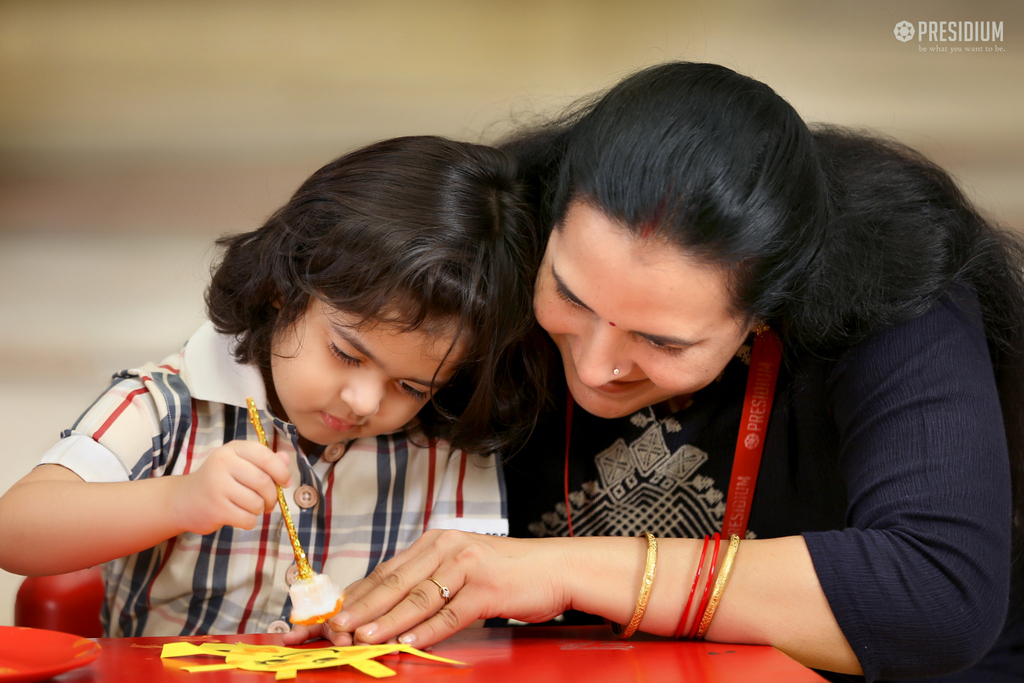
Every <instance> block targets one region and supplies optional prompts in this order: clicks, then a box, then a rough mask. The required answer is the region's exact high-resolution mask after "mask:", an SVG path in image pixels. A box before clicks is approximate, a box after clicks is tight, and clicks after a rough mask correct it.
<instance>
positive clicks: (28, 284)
mask: <svg viewBox="0 0 1024 683" xmlns="http://www.w3.org/2000/svg"><path fill="white" fill-rule="evenodd" d="M1022 8H1024V5H1021V4H1020V3H1017V2H1010V1H1006V2H985V1H981V2H972V3H967V2H962V3H958V2H907V1H893V2H873V1H870V0H869V1H865V2H858V3H852V2H835V1H832V2H800V1H788V2H787V1H776V2H768V1H765V0H757V1H745V2H712V1H711V0H701V1H686V0H672V1H655V0H636V1H633V2H629V3H626V2H609V1H605V2H600V1H587V0H544V1H542V0H521V1H520V2H518V3H516V4H515V6H513V5H512V3H497V2H480V1H472V0H441V1H437V2H423V1H422V0H420V1H418V2H417V1H408V2H405V1H387V0H381V1H376V2H363V3H356V2H344V1H341V0H336V1H331V2H326V1H324V2H302V1H298V2H212V1H209V0H205V1H198V0H196V1H193V2H183V1H182V2H169V1H166V0H165V1H162V2H161V1H153V2H147V3H137V2H126V1H102V0H79V1H77V2H58V1H48V2H11V1H8V0H0V433H3V435H4V442H5V444H6V447H5V449H4V450H5V452H4V453H3V455H2V456H0V457H2V458H3V464H2V466H0V491H2V490H6V489H7V488H8V487H9V486H10V485H11V484H12V483H13V482H14V481H16V480H17V479H19V478H20V477H21V476H23V475H24V474H25V473H26V472H28V470H29V469H30V468H31V467H32V465H33V464H34V463H35V462H36V461H37V460H38V457H39V455H40V454H41V453H42V452H43V451H44V450H45V449H46V448H47V447H48V446H49V445H51V444H52V443H53V442H54V441H55V440H56V438H57V436H58V434H59V431H60V430H61V429H63V428H66V427H69V426H70V425H71V423H72V422H73V421H74V419H75V418H76V417H77V416H78V414H79V413H80V412H81V411H82V410H83V409H84V408H85V407H86V406H87V405H88V404H89V403H90V402H91V400H92V399H93V398H94V397H95V396H96V395H97V394H98V392H99V391H101V390H102V388H103V387H104V386H105V383H106V379H107V378H108V377H109V375H110V373H112V372H113V371H115V370H118V369H121V368H124V367H131V366H132V365H135V364H137V363H140V362H142V361H145V360H156V359H158V358H162V357H163V356H164V355H166V354H167V353H169V352H171V351H174V350H176V349H177V348H178V347H179V346H180V344H181V343H182V342H183V341H184V340H185V339H187V337H188V336H189V334H190V333H191V332H192V331H193V330H194V328H196V327H197V326H198V325H199V324H200V323H201V321H202V319H203V310H202V291H203V287H204V283H205V280H206V277H207V273H208V268H209V263H210V259H211V257H212V251H211V249H210V243H211V242H212V240H213V239H214V238H216V237H217V236H218V235H221V234H224V233H227V232H234V231H240V230H249V229H253V228H255V227H257V226H258V225H259V224H260V222H261V221H262V220H263V219H264V218H265V217H266V216H267V215H268V214H269V213H270V212H271V211H272V210H273V209H274V208H276V207H277V206H278V205H280V204H281V203H283V202H284V201H285V200H286V199H287V197H288V195H289V193H290V192H291V191H292V190H293V189H294V188H295V187H296V186H297V185H298V183H299V182H300V181H301V180H302V179H303V178H304V177H305V176H306V175H308V174H309V173H311V172H312V171H313V170H315V169H316V168H317V167H319V166H320V165H322V164H323V163H325V162H327V161H329V160H330V159H332V158H334V157H335V156H338V155H339V154H340V153H342V152H344V151H346V150H347V149H350V148H352V147H354V146H356V145H360V144H363V143H366V142H369V141H373V140H376V139H379V138H384V137H390V136H395V135H406V134H415V133H435V134H442V135H447V136H450V137H455V138H462V139H469V140H477V141H479V140H483V141H487V140H492V139H494V138H496V137H498V136H499V135H500V134H501V133H502V132H503V131H506V130H508V128H509V126H510V122H512V121H528V120H530V119H531V118H532V117H535V116H539V115H543V113H544V112H551V111H555V110H557V109H558V108H559V107H561V106H563V105H565V104H567V103H569V102H571V101H573V100H574V99H575V98H577V97H579V96H581V95H585V94H587V93H591V92H593V91H595V90H599V89H602V88H605V87H607V86H609V85H611V84H612V83H614V82H615V81H617V80H618V79H620V78H621V77H622V76H624V75H626V74H628V73H630V72H631V71H633V70H635V69H637V68H640V67H643V66H647V65H650V64H654V63H657V62H660V61H664V60H667V59H689V60H699V61H710V62H717V63H721V64H725V65H727V66H730V67H732V68H734V69H737V70H739V71H741V72H743V73H746V74H749V75H751V76H754V77H755V78H759V79H761V80H763V81H765V82H767V83H768V84H770V85H771V86H773V87H774V88H775V89H776V90H777V91H779V92H780V93H781V94H782V95H783V96H784V97H786V98H788V99H789V100H790V101H791V102H792V103H793V104H794V105H795V106H796V108H797V109H798V110H799V111H800V112H801V113H802V114H803V115H804V117H805V118H806V119H808V120H822V121H829V122H834V123H841V124H848V125H856V126H868V127H871V128H874V129H877V130H879V131H881V132H883V133H885V134H887V135H891V136H894V137H896V138H899V139H900V140H903V141H904V142H907V143H909V144H911V145H913V146H915V147H918V148H919V149H921V150H922V151H924V152H926V153H927V154H929V155H930V156H931V157H933V158H934V159H935V160H936V161H938V162H939V163H940V164H942V165H944V166H945V167H946V168H948V169H949V170H951V171H952V172H953V173H954V174H955V175H956V177H957V178H958V179H959V180H960V181H961V182H962V183H963V185H964V186H965V187H966V189H967V190H968V192H969V193H970V194H971V195H972V196H973V197H974V198H975V199H976V201H977V202H979V204H980V205H981V206H982V207H983V208H984V209H985V210H986V211H987V212H988V214H989V215H990V216H992V217H993V218H995V219H996V220H998V221H1000V222H1002V223H1004V224H1007V225H1010V226H1013V227H1015V228H1017V229H1021V228H1024V192H1022V188H1024V167H1022V164H1021V160H1022V150H1024V128H1022V125H1021V121H1022V120H1024V86H1022V83H1024V40H1022V39H1021V34H1022V33H1024V9H1022ZM904 20H906V21H910V22H911V23H913V24H914V25H915V26H916V25H917V22H919V21H997V22H998V21H1001V22H1003V27H1004V39H1003V41H1002V42H997V43H989V44H988V45H989V46H992V47H998V48H1001V51H997V50H995V49H993V51H992V52H987V51H986V52H982V53H965V52H960V53H957V52H948V51H947V52H933V51H928V47H929V46H935V45H936V44H937V43H935V42H929V41H923V42H919V40H918V37H917V36H915V37H914V38H913V39H912V40H910V41H908V42H905V43H904V42H900V41H898V40H896V39H895V37H894V35H893V28H894V26H895V24H896V23H897V22H899V21H904ZM938 45H939V46H942V47H950V46H956V45H961V44H960V43H938ZM19 582H20V577H15V576H12V575H10V574H5V573H3V572H0V624H10V623H12V621H13V612H12V605H13V598H14V593H15V591H16V588H17V586H18V584H19Z"/></svg>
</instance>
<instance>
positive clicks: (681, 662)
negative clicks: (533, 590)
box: [52, 626, 825, 683]
mask: <svg viewBox="0 0 1024 683" xmlns="http://www.w3.org/2000/svg"><path fill="white" fill-rule="evenodd" d="M178 641H188V642H193V643H202V642H209V641H219V642H225V643H238V642H244V643H253V644H271V645H281V644H282V643H281V637H280V636H278V635H269V634H268V635H245V636H208V637H204V638H182V637H178V638H100V639H97V640H96V642H98V643H99V644H100V646H101V647H102V651H101V652H100V655H99V657H98V658H97V659H96V660H95V661H94V662H92V663H91V664H89V665H87V666H85V667H82V668H80V669H75V670H73V671H68V672H67V673H64V674H62V675H60V676H58V677H56V678H54V679H52V680H54V681H60V682H61V683H69V682H71V681H75V682H76V683H85V682H86V681H142V682H143V683H164V682H168V681H173V682H174V683H227V682H230V683H250V682H251V683H274V674H272V673H257V672H248V671H237V670H234V671H210V672H198V673H188V672H186V671H181V670H180V668H181V667H182V666H187V665H192V664H213V663H218V662H223V659H219V658H212V657H188V658H175V659H163V660H162V659H160V649H161V646H162V645H163V643H170V642H178ZM316 645H317V643H311V644H310V646H314V647H315V646H316ZM327 645H328V644H327V643H326V642H325V641H321V642H320V646H321V647H326V646H327ZM431 651H432V652H433V653H434V654H437V655H440V656H442V657H449V658H451V659H457V660H459V661H462V662H467V663H468V664H469V665H470V666H468V667H456V666H452V665H449V664H438V663H434V662H429V661H426V660H423V659H419V658H417V657H412V656H409V655H400V656H393V655H392V656H386V657H382V658H381V659H380V660H379V661H380V662H381V663H382V664H385V665H387V666H388V667H390V668H391V669H394V670H396V671H397V672H398V675H397V676H394V677H392V678H388V679H381V680H388V681H396V683H397V682H398V681H459V682H464V683H476V682H478V681H479V682H484V681H486V682H487V683H498V682H501V681H515V682H516V683H536V682H539V681H586V682H587V683H597V682H598V681H658V682H662V681H688V682H691V683H751V682H752V681H755V682H757V683H775V682H778V683H783V682H785V683H804V682H807V683H810V682H812V681H813V682H815V683H820V682H821V681H823V680H825V679H823V678H821V677H820V676H818V675H817V674H816V673H814V672H813V671H811V670H810V669H808V668H806V667H804V666H801V665H800V664H797V663H796V662H795V661H793V660H792V659H790V658H789V657H787V656H786V655H784V654H782V653H781V652H779V651H778V650H775V649H773V648H770V647H764V646H757V645H722V644H718V643H703V642H701V643H697V642H676V641H672V640H667V639H664V638H655V637H648V636H644V635H637V636H634V637H633V638H631V639H630V640H628V641H622V640H616V639H614V638H613V637H612V636H611V634H610V633H609V630H608V629H607V628H604V627H600V626H587V627H569V626H565V627H563V626H555V627H533V628H529V627H520V628H487V629H466V630H465V631H462V632H461V633H458V634H456V635H455V636H452V637H451V638H449V639H448V640H446V641H444V642H442V643H438V644H437V645H435V646H434V647H433V648H432V650H431ZM373 680H376V679H373V678H370V677H369V676H366V675H365V674H361V673H359V672H357V671H354V670H353V669H351V668H349V667H341V668H336V669H320V670H311V671H300V672H299V674H298V678H297V679H296V683H319V682H333V683H342V682H346V681H360V682H361V683H368V682H369V681H373Z"/></svg>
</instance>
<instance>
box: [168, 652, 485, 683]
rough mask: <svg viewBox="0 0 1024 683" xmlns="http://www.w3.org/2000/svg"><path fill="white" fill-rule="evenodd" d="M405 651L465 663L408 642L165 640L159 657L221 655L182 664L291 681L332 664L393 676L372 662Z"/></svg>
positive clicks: (194, 668)
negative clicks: (309, 644)
mask: <svg viewBox="0 0 1024 683" xmlns="http://www.w3.org/2000/svg"><path fill="white" fill-rule="evenodd" d="M396 652H404V653H407V654H411V655H415V656H416V657H422V658H424V659H429V660H431V661H435V662H442V663H444V664H455V665H460V666H466V664H465V662H457V661H455V660H454V659H446V658H444V657H438V656H437V655H431V654H427V653H426V652H422V651H420V650H417V649H416V648H414V647H411V646H409V645H350V646H347V647H317V648H296V647H281V646H278V645H245V644H243V643H238V644H235V645H232V644H229V643H203V644H202V645H195V644H193V643H167V644H166V645H164V647H163V650H162V651H161V653H160V656H161V657H194V656H197V655H207V656H214V657H224V663H223V664H197V665H194V666H186V667H182V668H183V669H184V670H185V671H188V672H189V673H196V672H201V671H223V670H225V669H242V670H244V671H266V672H273V673H275V674H276V677H275V678H276V680H279V681H283V680H291V679H293V678H295V677H296V676H297V675H298V672H299V671H302V670H306V669H326V668H330V667H335V666H346V665H348V666H351V667H353V668H355V669H356V670H358V671H362V672H363V673H364V674H366V675H368V676H372V677H373V678H385V677H387V676H394V675H395V671H394V670H393V669H389V668H388V667H386V666H384V665H383V664H381V663H380V662H377V661H374V660H375V659H376V658H377V657H381V656H383V655H388V654H393V653H396Z"/></svg>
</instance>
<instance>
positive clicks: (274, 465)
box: [174, 441, 291, 534]
mask: <svg viewBox="0 0 1024 683" xmlns="http://www.w3.org/2000/svg"><path fill="white" fill-rule="evenodd" d="M174 479H175V480H177V482H176V483H177V485H178V490H177V491H176V492H175V496H174V505H175V514H176V515H177V518H178V520H179V522H180V523H181V526H182V527H183V528H184V529H186V530H188V531H191V532H194V533H197V534H208V533H211V532H213V531H216V530H217V529H219V528H221V527H222V526H233V527H238V528H240V529H252V528H254V527H255V526H256V523H257V522H258V521H259V519H260V517H261V516H263V514H264V513H267V512H270V511H271V510H273V509H274V506H275V505H277V486H288V485H289V484H290V483H291V475H290V474H289V473H288V458H287V456H286V455H284V454H283V453H274V452H273V451H271V450H270V449H269V448H267V447H266V446H263V445H262V444H259V443H256V442H255V441H232V442H230V443H227V444H224V445H223V446H221V447H220V448H218V449H217V450H215V451H214V452H213V453H211V454H210V456H209V457H207V458H206V460H205V462H203V464H202V466H200V468H199V469H198V470H196V471H195V472H192V473H190V474H187V475H185V476H183V477H174Z"/></svg>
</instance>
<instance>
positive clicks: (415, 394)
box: [398, 381, 427, 401]
mask: <svg viewBox="0 0 1024 683" xmlns="http://www.w3.org/2000/svg"><path fill="white" fill-rule="evenodd" d="M398 388H399V389H401V390H402V391H403V392H405V393H406V394H408V395H409V396H411V397H412V398H414V399H416V400H417V401H422V400H424V399H426V398H427V392H425V391H420V390H419V389H417V388H415V387H413V386H411V385H409V384H406V383H405V382H401V381H400V382H399V383H398Z"/></svg>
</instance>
